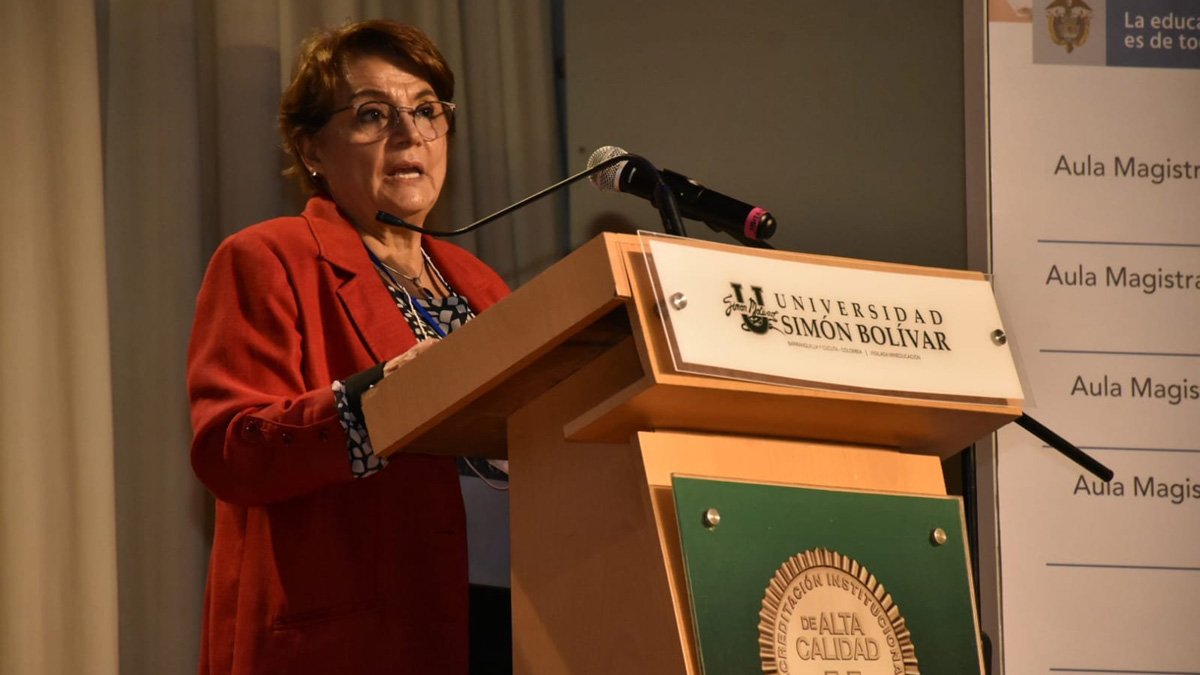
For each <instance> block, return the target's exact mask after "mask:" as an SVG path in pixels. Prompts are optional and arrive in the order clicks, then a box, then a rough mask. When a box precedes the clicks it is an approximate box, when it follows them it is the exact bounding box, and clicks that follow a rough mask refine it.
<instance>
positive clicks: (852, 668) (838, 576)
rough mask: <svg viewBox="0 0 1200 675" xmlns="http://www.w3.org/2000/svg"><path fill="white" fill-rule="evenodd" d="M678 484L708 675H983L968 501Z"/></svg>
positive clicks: (719, 483) (760, 486)
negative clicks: (966, 510)
mask: <svg viewBox="0 0 1200 675" xmlns="http://www.w3.org/2000/svg"><path fill="white" fill-rule="evenodd" d="M673 484H674V492H675V502H676V508H677V514H678V518H679V533H680V539H681V543H682V547H683V557H684V563H685V567H686V571H687V583H688V591H689V596H690V601H691V608H692V616H693V620H694V623H693V625H694V629H695V631H696V639H697V646H698V651H699V653H700V660H701V663H702V670H703V672H705V673H734V672H737V673H750V672H768V673H770V672H779V673H785V672H786V673H789V674H790V675H799V674H807V673H819V674H821V675H825V674H826V673H830V672H834V673H840V674H845V673H862V674H863V675H867V674H869V673H887V674H891V675H895V674H896V673H906V674H912V673H922V674H924V675H943V674H944V675H951V674H953V675H964V674H967V673H976V674H979V673H982V672H983V671H982V659H981V656H980V651H979V631H978V623H977V621H976V613H975V604H974V592H973V587H972V584H971V578H970V574H969V571H968V567H967V557H966V542H965V539H964V527H963V517H962V502H961V501H960V500H959V499H957V498H953V497H924V496H913V495H890V494H879V493H865V492H849V491H839V490H827V489H815V488H802V487H794V486H786V485H767V484H758V483H741V482H728V481H718V480H708V479H699V478H688V477H681V476H676V477H675V478H674V480H673ZM935 532H937V533H940V535H937V536H936V538H935V534H934V533H935Z"/></svg>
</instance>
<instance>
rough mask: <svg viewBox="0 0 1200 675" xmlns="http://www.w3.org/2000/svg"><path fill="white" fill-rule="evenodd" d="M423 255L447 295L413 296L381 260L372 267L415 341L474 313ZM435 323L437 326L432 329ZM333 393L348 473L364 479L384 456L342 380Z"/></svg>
mask: <svg viewBox="0 0 1200 675" xmlns="http://www.w3.org/2000/svg"><path fill="white" fill-rule="evenodd" d="M422 254H424V255H425V263H426V264H427V265H428V266H429V269H431V270H433V274H435V275H436V276H437V278H438V281H440V282H441V284H442V286H443V287H444V288H445V289H446V290H447V291H448V293H447V295H446V297H444V298H435V297H433V295H432V294H429V293H426V296H425V297H424V298H421V297H414V296H412V295H411V294H409V292H408V291H407V290H405V289H404V288H403V287H402V286H400V285H399V284H398V283H397V282H396V280H395V279H394V278H393V277H392V276H391V274H389V273H388V271H387V269H386V268H384V267H383V266H382V263H380V262H378V261H377V262H376V265H375V270H376V271H377V272H379V276H380V278H381V279H383V283H384V284H385V285H386V286H387V289H388V292H389V293H391V295H392V300H394V301H395V302H396V307H397V308H398V309H399V310H400V313H401V314H403V315H404V319H405V320H406V321H408V327H409V328H411V329H412V332H413V335H415V336H416V337H417V341H418V342H424V341H425V340H440V339H441V336H442V335H449V334H450V333H452V332H454V331H455V330H456V329H457V328H459V327H460V326H462V325H463V324H464V323H466V322H467V321H470V320H471V319H473V318H475V313H474V312H472V311H471V307H470V305H469V304H468V303H467V299H466V298H464V297H463V296H461V295H459V294H457V293H455V292H454V289H453V288H451V287H450V284H448V283H446V280H445V279H444V278H443V277H442V274H441V272H439V271H438V269H437V268H436V267H434V266H433V261H432V260H430V258H429V254H427V253H425V252H424V251H422ZM434 324H436V326H437V327H436V328H434ZM333 396H334V402H335V404H336V406H337V411H338V419H339V421H340V422H341V423H342V428H344V429H345V430H346V449H347V450H348V451H349V452H350V472H351V473H352V474H353V475H354V477H355V478H365V477H366V476H370V475H371V474H373V473H376V472H377V471H379V470H380V469H382V468H384V467H385V466H387V459H386V458H384V457H379V456H378V455H376V454H375V449H374V448H373V447H372V446H371V437H370V436H369V435H367V427H366V424H364V422H363V420H362V417H361V414H360V413H359V412H357V411H356V410H354V409H353V406H351V405H350V401H349V397H348V396H347V392H346V382H345V380H339V381H337V382H334V383H333Z"/></svg>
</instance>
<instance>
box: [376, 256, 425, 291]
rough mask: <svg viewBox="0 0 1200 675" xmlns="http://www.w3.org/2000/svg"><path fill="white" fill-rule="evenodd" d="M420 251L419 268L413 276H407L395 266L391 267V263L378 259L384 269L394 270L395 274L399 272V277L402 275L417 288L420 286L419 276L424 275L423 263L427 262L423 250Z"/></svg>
mask: <svg viewBox="0 0 1200 675" xmlns="http://www.w3.org/2000/svg"><path fill="white" fill-rule="evenodd" d="M421 253H422V256H421V269H420V270H419V271H418V272H417V274H416V275H415V276H411V277H410V276H408V275H407V274H405V273H404V272H401V271H400V270H398V269H396V268H395V267H392V266H391V265H389V264H387V263H385V262H383V261H382V260H380V261H379V264H380V265H383V266H384V268H385V269H387V271H389V272H395V273H396V274H399V275H400V276H401V277H403V278H404V279H405V280H407V281H408V282H409V283H411V284H412V285H413V286H416V287H417V288H421V277H423V276H425V265H426V263H427V261H428V258H426V257H425V256H424V253H425V252H424V251H421Z"/></svg>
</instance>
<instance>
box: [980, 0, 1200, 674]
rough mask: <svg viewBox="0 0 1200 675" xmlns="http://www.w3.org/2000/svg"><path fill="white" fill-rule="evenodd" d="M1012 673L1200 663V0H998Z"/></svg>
mask: <svg viewBox="0 0 1200 675" xmlns="http://www.w3.org/2000/svg"><path fill="white" fill-rule="evenodd" d="M989 19H990V21H989V38H988V39H989V81H990V84H989V89H990V91H989V99H990V106H991V109H990V164H991V196H992V214H991V215H992V271H993V274H994V281H995V288H996V292H997V295H998V298H999V301H1000V306H1001V310H1002V313H1003V314H1004V315H1005V320H1006V325H1007V326H1008V328H1009V334H1010V336H1011V337H1012V338H1013V339H1014V342H1015V344H1014V348H1015V352H1016V354H1017V358H1018V362H1019V366H1021V369H1022V370H1023V374H1024V376H1025V384H1026V397H1027V411H1028V412H1029V413H1030V414H1031V415H1032V416H1034V417H1036V418H1037V419H1039V420H1040V421H1042V422H1043V423H1045V424H1046V425H1047V426H1050V427H1051V428H1053V429H1054V430H1056V431H1058V432H1059V433H1060V434H1062V435H1063V436H1065V437H1066V438H1068V439H1070V440H1071V441H1073V442H1074V443H1076V444H1077V445H1079V446H1081V447H1082V448H1083V449H1084V450H1085V451H1086V452H1088V453H1090V454H1092V455H1093V456H1094V457H1096V458H1097V459H1098V460H1100V461H1101V462H1103V463H1105V464H1107V465H1108V466H1109V467H1111V468H1112V469H1114V470H1115V472H1116V478H1115V479H1114V480H1113V481H1112V482H1111V483H1104V482H1102V481H1100V480H1099V479H1096V478H1094V477H1092V476H1091V475H1090V474H1088V473H1086V472H1084V471H1083V470H1082V469H1080V468H1079V467H1078V466H1076V465H1074V464H1072V463H1071V462H1070V461H1069V460H1067V459H1066V458H1064V457H1063V456H1061V455H1059V454H1058V453H1056V452H1054V451H1053V450H1050V449H1048V448H1046V447H1044V446H1042V445H1041V443H1040V442H1039V441H1037V440H1036V439H1034V438H1033V437H1032V436H1029V435H1027V434H1025V433H1024V432H1023V431H1021V430H1019V429H1012V428H1006V429H1005V430H1003V431H1002V432H1001V433H1000V434H999V438H998V450H997V456H998V466H997V490H998V501H999V505H998V513H999V531H1000V535H999V536H1000V549H1001V555H1000V563H1001V587H1002V597H1001V611H1002V615H1001V618H1002V631H1003V640H1002V648H1003V664H1004V671H1005V672H1006V673H1010V674H1013V675H1025V674H1029V673H1051V672H1055V673H1057V672H1070V673H1180V674H1183V673H1200V640H1198V639H1197V626H1200V339H1198V334H1200V70H1198V69H1200V1H1197V0H1107V2H1106V1H1104V0H1089V1H1088V2H1084V1H1083V0H1053V1H1052V2H1051V1H1047V0H1038V1H1035V2H1030V1H1029V0H1024V1H1022V0H1008V1H1007V2H1006V1H1005V0H991V2H990V5H989Z"/></svg>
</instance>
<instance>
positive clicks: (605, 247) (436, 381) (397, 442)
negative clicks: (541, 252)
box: [363, 234, 630, 456]
mask: <svg viewBox="0 0 1200 675" xmlns="http://www.w3.org/2000/svg"><path fill="white" fill-rule="evenodd" d="M619 245H620V238H619V237H618V235H612V234H604V235H601V236H600V237H597V238H595V239H593V240H591V241H589V242H588V243H587V244H584V245H583V246H582V247H580V248H579V249H577V250H576V251H574V252H573V253H571V254H570V255H568V256H567V257H566V258H564V259H562V260H560V261H559V262H557V263H555V264H554V265H553V266H551V267H550V268H549V269H547V270H546V271H545V272H543V273H542V274H540V275H538V277H537V278H535V279H533V280H532V281H530V282H529V283H527V284H525V285H524V286H522V287H521V289H520V292H518V293H514V294H512V295H510V296H508V297H506V298H504V299H503V300H501V301H500V302H498V303H496V305H495V306H493V307H491V308H490V309H488V310H487V312H486V313H485V315H486V318H487V320H486V321H471V322H469V323H467V324H466V325H464V326H463V327H462V328H460V329H458V330H457V331H455V333H454V339H453V340H446V341H445V342H440V343H438V344H436V345H434V346H433V347H432V348H431V349H429V351H427V352H426V353H424V354H422V355H421V358H420V359H415V360H413V361H411V362H409V363H407V364H405V365H404V366H403V367H402V368H401V369H400V370H398V371H397V372H395V373H393V374H392V375H389V376H388V377H385V378H383V380H382V381H380V382H379V384H377V385H376V386H375V387H373V388H372V389H371V390H369V391H368V392H367V393H366V394H364V396H363V412H364V414H365V416H366V423H367V428H368V429H369V430H370V433H371V439H372V441H373V443H374V446H375V452H376V454H379V455H381V456H387V455H389V454H391V453H393V452H397V451H400V450H402V449H404V448H405V447H406V446H408V445H409V444H410V443H412V442H413V441H414V440H416V439H418V438H419V437H420V436H421V435H422V434H425V433H427V432H429V431H430V430H432V429H434V428H435V427H437V426H438V425H440V424H443V423H446V422H447V421H449V420H450V419H451V417H452V416H453V415H454V414H455V413H458V412H459V411H462V410H463V409H464V408H466V407H467V406H469V405H470V404H471V403H472V402H474V401H476V400H477V399H479V398H480V397H481V396H483V395H485V394H487V393H488V392H489V391H492V390H493V389H495V388H496V387H497V386H498V385H500V384H501V383H503V382H505V381H506V380H509V379H510V378H513V377H514V376H515V375H517V374H518V373H520V372H521V371H522V370H523V369H525V368H527V367H528V366H529V365H530V364H532V363H534V362H535V361H537V360H538V358H539V357H542V356H544V355H546V354H547V353H549V352H550V351H551V350H553V349H554V348H555V347H557V346H559V345H561V344H563V343H564V342H565V341H566V340H568V339H569V338H570V337H571V336H572V335H575V334H577V333H579V332H580V331H582V330H584V329H585V328H587V327H588V326H590V325H591V324H592V323H594V322H595V321H596V320H597V319H599V318H600V317H601V316H604V315H605V314H607V313H609V312H611V311H612V310H613V309H615V308H618V307H620V306H621V305H622V304H623V303H624V302H625V301H626V300H627V299H628V297H629V294H630V287H629V280H628V277H627V276H626V271H625V267H624V266H623V265H621V264H620V260H621V257H620V256H619V255H617V254H616V248H617V247H618V246H619ZM412 382H420V383H422V386H421V387H412V386H410V383H412ZM523 393H524V394H526V396H528V395H531V394H537V393H541V392H540V391H538V392H523ZM524 402H525V401H514V402H512V403H511V407H513V408H514V409H515V407H517V406H519V405H520V404H522V403H524ZM499 440H500V441H501V442H502V441H503V430H502V429H501V430H500V439H499ZM421 450H422V451H429V450H430V448H429V447H428V445H427V444H426V445H425V446H423V447H422V448H421ZM458 450H459V449H458V448H456V447H451V448H445V449H443V450H442V452H445V453H446V454H460V453H459V452H458ZM491 454H495V453H491ZM498 456H503V454H500V455H498Z"/></svg>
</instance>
